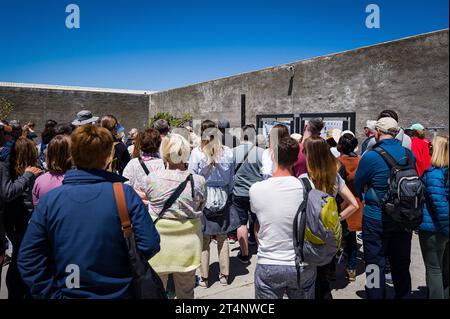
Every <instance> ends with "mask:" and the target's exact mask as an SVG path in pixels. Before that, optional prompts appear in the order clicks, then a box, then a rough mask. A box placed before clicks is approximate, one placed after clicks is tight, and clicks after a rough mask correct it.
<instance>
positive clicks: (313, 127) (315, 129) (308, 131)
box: [303, 118, 325, 140]
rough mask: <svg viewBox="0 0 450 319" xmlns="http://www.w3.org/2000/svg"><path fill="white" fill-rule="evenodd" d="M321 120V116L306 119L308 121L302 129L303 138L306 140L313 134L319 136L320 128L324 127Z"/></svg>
mask: <svg viewBox="0 0 450 319" xmlns="http://www.w3.org/2000/svg"><path fill="white" fill-rule="evenodd" d="M324 125H325V124H324V123H323V120H322V119H321V118H315V119H311V120H309V121H308V123H307V124H306V126H305V129H304V130H303V131H304V132H303V140H306V139H307V138H308V137H311V136H314V137H318V136H320V133H321V132H322V129H323V127H324Z"/></svg>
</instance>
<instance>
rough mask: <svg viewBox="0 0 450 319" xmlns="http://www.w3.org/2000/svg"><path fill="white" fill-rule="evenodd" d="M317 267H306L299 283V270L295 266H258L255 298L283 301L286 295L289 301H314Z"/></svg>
mask: <svg viewBox="0 0 450 319" xmlns="http://www.w3.org/2000/svg"><path fill="white" fill-rule="evenodd" d="M315 281H316V267H309V266H307V267H305V268H303V270H302V271H301V274H300V285H299V284H298V283H297V269H296V268H295V267H294V266H278V265H260V264H257V265H256V271H255V298H256V299H283V296H284V294H285V293H286V294H287V296H288V298H289V299H314V292H315V286H314V284H315Z"/></svg>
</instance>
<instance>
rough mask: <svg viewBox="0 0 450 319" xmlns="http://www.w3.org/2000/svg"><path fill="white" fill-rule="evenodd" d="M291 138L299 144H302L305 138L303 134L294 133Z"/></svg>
mask: <svg viewBox="0 0 450 319" xmlns="http://www.w3.org/2000/svg"><path fill="white" fill-rule="evenodd" d="M291 137H292V138H293V139H294V140H296V141H297V142H298V143H299V144H300V143H301V142H302V139H303V136H302V134H298V133H294V134H291Z"/></svg>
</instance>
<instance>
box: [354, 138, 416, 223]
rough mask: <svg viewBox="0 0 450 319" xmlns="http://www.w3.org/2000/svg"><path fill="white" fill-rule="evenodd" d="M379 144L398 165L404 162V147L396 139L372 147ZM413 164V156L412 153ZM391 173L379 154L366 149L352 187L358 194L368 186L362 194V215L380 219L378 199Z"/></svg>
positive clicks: (387, 186)
mask: <svg viewBox="0 0 450 319" xmlns="http://www.w3.org/2000/svg"><path fill="white" fill-rule="evenodd" d="M378 146H380V147H381V148H383V149H384V150H385V151H386V152H387V153H389V154H390V155H391V156H392V157H394V158H395V159H396V160H397V161H398V163H399V164H400V165H405V164H406V149H405V148H404V147H402V144H401V142H400V141H399V140H397V139H387V140H381V141H379V142H377V143H376V144H375V145H374V146H373V149H374V148H376V147H378ZM413 162H414V163H413V164H415V158H414V154H413ZM390 174H391V168H390V167H389V165H388V164H387V163H386V161H385V160H384V159H383V157H381V155H380V154H378V153H377V152H375V151H374V150H369V151H367V152H366V153H365V154H364V155H363V157H362V158H361V161H360V162H359V166H358V169H357V170H356V173H355V179H354V187H355V191H356V192H357V193H358V194H362V193H363V192H364V186H367V187H368V191H367V192H366V193H365V196H364V216H365V217H369V218H372V219H375V220H378V221H381V220H382V211H381V207H380V205H379V204H380V201H382V200H383V198H384V196H385V195H386V193H387V191H388V189H389V184H388V179H389V176H390Z"/></svg>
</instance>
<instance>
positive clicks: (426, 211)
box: [420, 167, 449, 235]
mask: <svg viewBox="0 0 450 319" xmlns="http://www.w3.org/2000/svg"><path fill="white" fill-rule="evenodd" d="M446 177H447V179H446ZM423 181H424V183H425V187H426V189H427V201H426V203H425V205H424V207H423V223H422V225H420V230H423V231H428V232H433V233H444V234H447V235H448V223H449V220H448V218H449V216H448V183H449V182H448V168H436V167H431V168H429V169H427V170H426V171H425V174H424V175H423Z"/></svg>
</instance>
